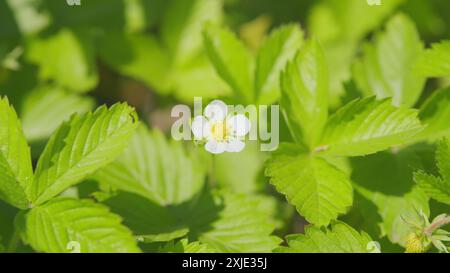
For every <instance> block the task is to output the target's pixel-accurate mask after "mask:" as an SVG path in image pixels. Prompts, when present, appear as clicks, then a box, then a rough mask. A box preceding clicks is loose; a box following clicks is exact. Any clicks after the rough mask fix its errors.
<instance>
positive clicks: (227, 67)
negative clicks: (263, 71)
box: [204, 24, 254, 102]
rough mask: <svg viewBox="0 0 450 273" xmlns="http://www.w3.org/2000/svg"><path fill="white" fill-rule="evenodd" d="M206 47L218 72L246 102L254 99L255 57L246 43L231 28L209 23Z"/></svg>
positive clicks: (205, 34)
mask: <svg viewBox="0 0 450 273" xmlns="http://www.w3.org/2000/svg"><path fill="white" fill-rule="evenodd" d="M204 40H205V48H206V51H207V53H208V56H209V58H210V60H211V62H212V63H213V65H214V67H215V69H216V71H217V73H218V74H219V75H220V76H221V77H222V79H223V80H224V81H225V82H227V83H228V85H229V86H230V87H231V88H232V89H233V91H234V92H235V96H237V97H238V98H240V99H241V100H243V101H244V102H251V101H252V100H253V97H254V95H253V87H252V84H253V70H254V59H253V56H251V54H250V52H249V51H248V49H247V48H246V47H245V45H244V44H243V43H242V42H241V41H240V40H239V39H238V38H237V37H236V35H235V34H234V33H232V32H231V31H230V30H229V29H225V28H221V27H218V26H214V25H212V24H208V25H206V27H205V31H204Z"/></svg>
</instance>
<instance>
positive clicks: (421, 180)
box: [414, 139, 450, 205]
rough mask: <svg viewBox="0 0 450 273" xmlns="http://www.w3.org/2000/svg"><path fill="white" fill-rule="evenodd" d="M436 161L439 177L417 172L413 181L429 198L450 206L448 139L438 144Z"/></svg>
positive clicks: (449, 149) (449, 147)
mask: <svg viewBox="0 0 450 273" xmlns="http://www.w3.org/2000/svg"><path fill="white" fill-rule="evenodd" d="M436 161H437V166H438V168H439V173H440V174H441V177H437V176H434V175H431V174H426V173H425V172H423V171H419V172H416V173H415V174H414V180H415V181H416V182H417V184H418V185H419V187H420V188H421V189H422V190H424V191H425V193H426V194H427V195H428V196H429V197H431V198H433V199H435V200H437V201H439V202H441V203H444V204H447V205H450V141H449V140H448V139H445V140H443V141H441V142H440V143H439V146H438V148H437V152H436Z"/></svg>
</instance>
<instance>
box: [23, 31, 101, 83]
mask: <svg viewBox="0 0 450 273" xmlns="http://www.w3.org/2000/svg"><path fill="white" fill-rule="evenodd" d="M26 57H27V58H28V60H29V61H30V62H31V63H34V64H37V65H39V76H40V78H42V79H44V80H54V81H56V82H57V83H58V84H60V85H61V86H63V87H65V88H67V89H69V90H73V91H77V92H85V91H89V90H91V89H93V88H94V87H95V86H96V85H97V83H98V74H97V68H96V65H95V54H94V46H93V41H92V38H91V37H90V35H89V34H88V33H85V32H81V31H72V30H69V29H62V30H61V31H59V32H58V33H57V34H55V35H53V36H50V37H49V38H46V39H44V38H33V39H30V40H29V43H28V49H27V55H26Z"/></svg>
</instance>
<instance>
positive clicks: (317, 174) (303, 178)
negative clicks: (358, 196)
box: [265, 144, 353, 226]
mask: <svg viewBox="0 0 450 273" xmlns="http://www.w3.org/2000/svg"><path fill="white" fill-rule="evenodd" d="M265 174H266V176H269V177H270V178H271V179H270V183H271V184H273V185H274V186H275V188H276V189H277V191H278V192H280V193H282V194H284V195H285V196H286V198H287V200H288V202H289V203H290V204H292V205H294V206H295V207H296V209H297V211H298V212H299V213H300V215H302V216H303V217H305V218H306V220H307V221H308V222H310V223H312V224H314V225H317V226H326V225H328V224H329V223H330V221H331V220H334V219H336V218H337V217H338V216H339V214H343V213H345V212H346V211H347V209H348V208H349V207H350V206H351V205H352V201H353V190H352V186H351V184H350V181H349V178H348V177H347V175H346V174H345V173H343V172H342V171H341V170H339V169H337V168H336V167H334V166H333V165H330V164H329V163H328V162H327V161H325V160H324V159H322V158H316V157H312V156H310V155H308V154H305V153H304V151H301V150H300V149H299V148H297V147H295V145H292V144H290V145H283V146H280V148H279V149H278V151H277V152H276V153H275V154H274V156H273V159H272V160H271V161H270V162H269V163H268V165H267V168H266V172H265Z"/></svg>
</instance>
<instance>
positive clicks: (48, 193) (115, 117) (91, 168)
mask: <svg viewBox="0 0 450 273" xmlns="http://www.w3.org/2000/svg"><path fill="white" fill-rule="evenodd" d="M137 123H138V122H137V115H136V113H135V112H134V109H133V108H131V107H129V106H128V105H127V104H115V105H114V106H112V107H111V108H109V109H108V108H106V107H105V106H103V107H100V108H99V109H97V110H96V111H95V112H94V113H91V112H90V113H87V114H84V115H79V114H77V115H74V116H72V118H71V120H70V121H68V122H65V123H63V124H62V125H61V127H59V129H58V130H57V131H56V132H55V133H54V135H53V136H52V137H51V138H50V140H49V142H48V143H47V146H46V147H45V150H44V152H43V153H42V155H41V157H40V158H39V161H38V163H37V168H36V172H35V178H34V180H33V183H31V185H30V187H28V189H27V192H28V194H29V196H30V198H31V200H32V201H33V203H34V204H36V205H39V204H42V203H44V202H45V201H47V200H49V199H50V198H52V197H54V196H55V195H57V194H59V193H61V192H62V191H63V190H65V189H67V188H68V187H70V186H72V185H75V184H76V183H79V182H81V181H82V180H83V178H85V177H86V176H87V175H89V174H91V173H93V172H95V171H96V170H97V169H99V168H101V167H103V166H105V165H107V164H108V163H110V162H111V161H113V160H114V159H115V158H116V156H118V155H119V154H120V153H121V152H122V151H123V149H124V148H125V147H126V145H127V143H128V140H129V138H130V137H131V135H132V133H133V132H134V129H135V128H136V126H137Z"/></svg>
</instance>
